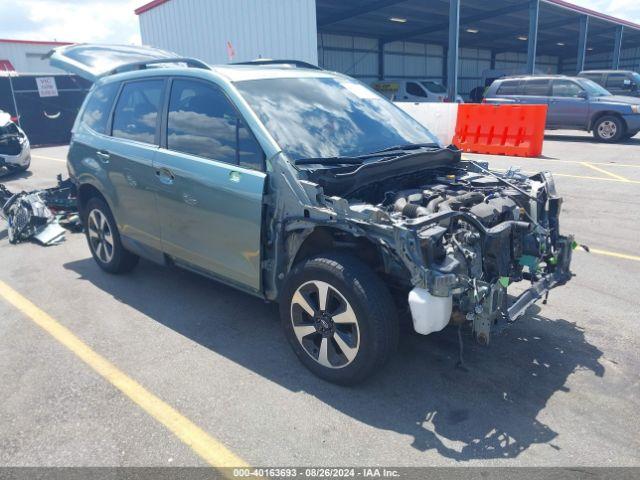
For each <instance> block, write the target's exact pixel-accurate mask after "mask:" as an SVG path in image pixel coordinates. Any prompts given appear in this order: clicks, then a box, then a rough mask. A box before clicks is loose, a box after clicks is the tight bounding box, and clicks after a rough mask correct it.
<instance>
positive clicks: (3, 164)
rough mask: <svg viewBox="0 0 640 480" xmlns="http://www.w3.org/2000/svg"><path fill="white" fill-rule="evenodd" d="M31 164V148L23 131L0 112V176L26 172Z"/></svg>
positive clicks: (6, 115)
mask: <svg viewBox="0 0 640 480" xmlns="http://www.w3.org/2000/svg"><path fill="white" fill-rule="evenodd" d="M30 164H31V147H30V145H29V139H28V138H27V135H26V134H25V133H24V131H23V130H22V129H21V128H20V127H18V126H17V125H16V124H15V123H14V122H13V121H11V119H10V117H9V115H8V114H6V113H4V112H2V111H0V175H6V174H10V173H14V172H16V171H20V170H26V169H27V168H29V165H30Z"/></svg>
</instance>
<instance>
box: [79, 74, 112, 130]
mask: <svg viewBox="0 0 640 480" xmlns="http://www.w3.org/2000/svg"><path fill="white" fill-rule="evenodd" d="M119 87H120V84H119V83H118V82H114V83H108V84H106V85H102V86H101V87H98V88H97V89H95V90H94V91H93V93H92V94H91V97H89V99H88V100H87V106H86V107H85V109H84V112H83V113H82V119H81V122H82V123H84V124H85V125H86V126H88V127H89V128H91V129H92V130H94V131H96V132H98V133H103V134H104V133H107V124H108V123H109V115H110V114H111V108H112V107H113V100H114V99H115V98H116V94H117V93H118V88H119Z"/></svg>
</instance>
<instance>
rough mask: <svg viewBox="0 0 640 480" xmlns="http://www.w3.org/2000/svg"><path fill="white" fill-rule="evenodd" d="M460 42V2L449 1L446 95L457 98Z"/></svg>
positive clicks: (452, 99) (457, 0)
mask: <svg viewBox="0 0 640 480" xmlns="http://www.w3.org/2000/svg"><path fill="white" fill-rule="evenodd" d="M459 42H460V0H449V45H448V47H447V95H448V96H449V100H451V101H452V102H455V100H456V97H457V96H458V46H459Z"/></svg>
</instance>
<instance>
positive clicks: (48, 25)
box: [0, 0, 640, 44]
mask: <svg viewBox="0 0 640 480" xmlns="http://www.w3.org/2000/svg"><path fill="white" fill-rule="evenodd" d="M569 1H572V3H574V4H576V5H580V6H583V7H587V8H591V9H594V10H597V11H599V12H603V13H607V14H609V15H613V16H615V17H619V18H622V19H625V20H630V21H632V22H636V23H640V1H639V0H569ZM144 3H146V1H145V0H17V1H16V0H14V1H10V0H0V37H1V38H12V39H22V40H57V41H68V42H94V43H125V44H130V43H135V44H139V43H140V31H139V27H138V17H137V16H136V15H135V14H134V13H133V11H134V10H135V9H136V8H137V7H139V6H141V5H143V4H144ZM463 7H464V0H463Z"/></svg>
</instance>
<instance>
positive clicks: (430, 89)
mask: <svg viewBox="0 0 640 480" xmlns="http://www.w3.org/2000/svg"><path fill="white" fill-rule="evenodd" d="M372 87H373V89H374V90H376V91H378V92H380V93H381V94H383V95H385V96H386V97H387V98H389V99H390V100H392V101H394V102H415V103H441V102H447V101H449V99H448V96H447V89H446V88H445V87H444V86H443V85H442V84H440V83H438V82H434V81H433V80H389V81H382V82H376V83H374V84H373V85H372ZM456 103H464V100H463V99H462V97H461V96H460V95H457V96H456Z"/></svg>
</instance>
